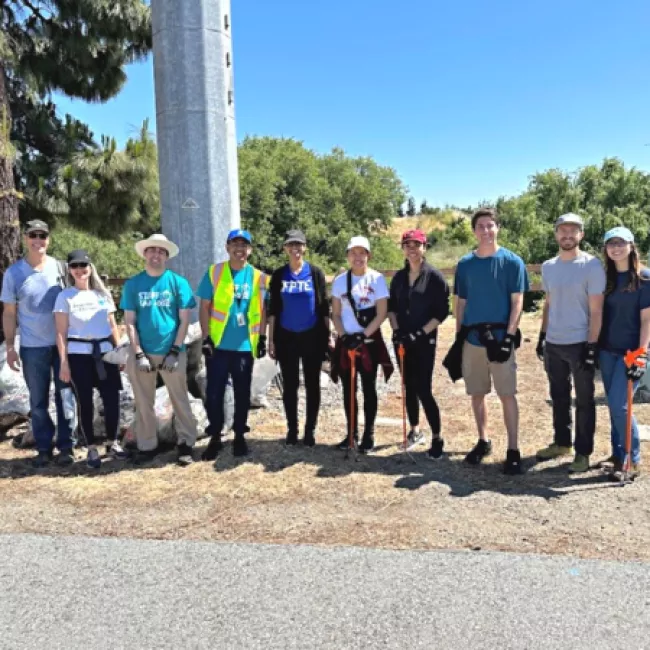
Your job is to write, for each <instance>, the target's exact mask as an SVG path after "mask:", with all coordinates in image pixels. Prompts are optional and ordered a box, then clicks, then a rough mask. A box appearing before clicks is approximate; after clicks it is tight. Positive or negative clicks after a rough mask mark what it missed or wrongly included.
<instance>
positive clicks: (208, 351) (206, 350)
mask: <svg viewBox="0 0 650 650" xmlns="http://www.w3.org/2000/svg"><path fill="white" fill-rule="evenodd" d="M201 352H203V356H204V357H205V358H206V359H211V358H212V354H213V353H214V342H213V341H212V338H211V337H209V336H206V337H205V338H204V339H203V344H202V345H201Z"/></svg>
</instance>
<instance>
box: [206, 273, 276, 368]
mask: <svg viewBox="0 0 650 650" xmlns="http://www.w3.org/2000/svg"><path fill="white" fill-rule="evenodd" d="M244 268H246V267H244ZM210 277H211V278H212V291H213V294H212V311H211V313H210V338H211V339H212V342H213V343H214V345H215V347H217V346H218V345H219V343H221V339H222V338H223V333H224V330H225V329H226V323H227V322H228V316H229V314H230V308H231V307H232V303H233V302H234V300H235V283H234V282H233V280H232V272H231V271H230V264H228V262H222V263H221V264H213V265H212V266H211V267H210ZM267 281H268V276H267V275H266V274H265V273H262V272H261V271H260V270H258V269H256V268H254V267H253V287H252V294H251V297H250V300H249V301H248V336H249V340H250V343H251V351H252V353H253V356H254V357H256V356H257V342H258V341H259V338H260V327H261V325H262V312H263V311H264V297H265V295H266V284H267Z"/></svg>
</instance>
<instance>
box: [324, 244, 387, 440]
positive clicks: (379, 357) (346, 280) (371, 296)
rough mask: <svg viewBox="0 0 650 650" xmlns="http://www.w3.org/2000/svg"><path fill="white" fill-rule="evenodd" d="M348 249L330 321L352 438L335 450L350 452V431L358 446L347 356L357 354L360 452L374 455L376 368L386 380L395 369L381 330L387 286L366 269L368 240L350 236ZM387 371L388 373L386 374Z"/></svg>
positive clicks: (334, 287)
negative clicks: (362, 422)
mask: <svg viewBox="0 0 650 650" xmlns="http://www.w3.org/2000/svg"><path fill="white" fill-rule="evenodd" d="M347 250H348V255H347V257H348V262H349V265H350V269H349V270H348V271H346V272H345V273H342V274H341V275H339V276H338V277H337V278H335V280H334V282H333V284H332V322H333V323H334V327H335V328H336V331H337V333H338V336H339V343H338V345H337V350H338V357H337V359H338V363H339V368H340V375H341V381H342V383H343V403H344V406H345V417H346V418H347V423H348V431H347V433H348V435H347V436H346V437H345V438H344V439H343V440H342V441H341V442H340V443H339V444H338V445H337V446H338V447H339V448H340V449H347V448H348V444H349V435H350V429H352V432H351V433H352V435H353V437H354V443H355V445H357V444H358V441H359V431H358V413H357V411H358V409H357V404H358V402H357V399H356V383H355V386H354V393H355V400H354V406H355V413H354V423H353V425H352V424H351V422H350V397H351V390H350V389H351V386H350V383H351V377H350V372H351V369H350V367H349V366H350V363H349V360H348V351H349V350H355V351H356V352H357V355H356V357H355V368H356V374H357V375H360V376H361V387H362V390H363V411H364V415H365V426H364V432H363V438H362V440H361V445H360V446H359V451H361V452H362V453H370V452H372V451H373V449H374V446H375V431H374V427H375V419H376V417H377V368H378V366H379V364H380V363H381V364H382V366H383V368H384V374H385V376H386V377H387V378H388V376H390V374H389V373H390V372H391V371H392V364H391V363H390V358H389V356H388V352H387V350H386V345H385V344H384V341H383V339H382V337H381V331H380V329H379V328H380V327H381V324H382V323H383V322H384V320H385V319H386V315H387V312H388V287H387V285H386V280H385V278H384V276H383V275H382V274H381V273H379V272H378V271H374V270H373V269H370V268H368V261H369V260H370V243H369V242H368V239H367V238H366V237H352V239H350V242H349V243H348V249H347ZM335 354H336V353H335ZM387 368H390V370H389V371H388V374H387Z"/></svg>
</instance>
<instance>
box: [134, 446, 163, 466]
mask: <svg viewBox="0 0 650 650" xmlns="http://www.w3.org/2000/svg"><path fill="white" fill-rule="evenodd" d="M157 455H158V448H156V449H148V450H147V451H140V450H139V449H138V451H137V452H136V454H135V457H134V459H133V462H134V463H135V464H136V465H146V464H147V463H150V462H151V461H152V460H153V459H154V458H155V457H156V456H157Z"/></svg>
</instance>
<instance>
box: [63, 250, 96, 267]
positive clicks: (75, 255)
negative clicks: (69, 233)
mask: <svg viewBox="0 0 650 650" xmlns="http://www.w3.org/2000/svg"><path fill="white" fill-rule="evenodd" d="M75 262H83V263H85V264H92V260H91V259H90V255H88V253H87V252H86V251H85V250H83V248H79V249H77V250H74V251H72V252H71V253H68V264H74V263H75Z"/></svg>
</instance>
